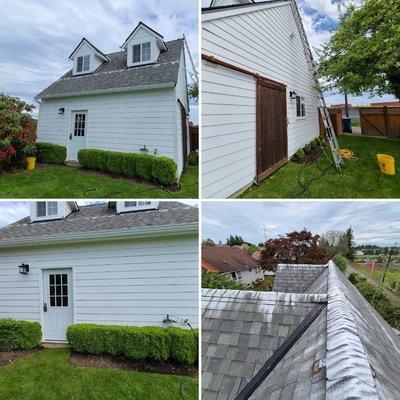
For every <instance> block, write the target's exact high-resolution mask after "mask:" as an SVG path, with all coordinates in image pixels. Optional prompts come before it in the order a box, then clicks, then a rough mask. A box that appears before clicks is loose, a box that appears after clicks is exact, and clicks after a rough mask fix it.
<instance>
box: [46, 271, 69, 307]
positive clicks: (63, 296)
mask: <svg viewBox="0 0 400 400" xmlns="http://www.w3.org/2000/svg"><path fill="white" fill-rule="evenodd" d="M49 289H50V307H68V275H67V274H51V275H49Z"/></svg>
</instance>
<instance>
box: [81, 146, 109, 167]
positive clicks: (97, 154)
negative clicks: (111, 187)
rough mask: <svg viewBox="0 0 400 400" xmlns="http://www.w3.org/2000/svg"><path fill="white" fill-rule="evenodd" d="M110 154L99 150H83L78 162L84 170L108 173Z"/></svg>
mask: <svg viewBox="0 0 400 400" xmlns="http://www.w3.org/2000/svg"><path fill="white" fill-rule="evenodd" d="M110 153H111V152H109V151H104V150H97V149H81V150H79V152H78V161H79V164H80V165H81V167H82V168H87V169H93V170H95V171H103V172H107V171H108V157H109V154H110Z"/></svg>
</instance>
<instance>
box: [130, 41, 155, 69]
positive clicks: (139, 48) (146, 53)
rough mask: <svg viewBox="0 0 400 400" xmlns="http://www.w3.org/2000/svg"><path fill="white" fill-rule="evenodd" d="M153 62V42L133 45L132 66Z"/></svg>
mask: <svg viewBox="0 0 400 400" xmlns="http://www.w3.org/2000/svg"><path fill="white" fill-rule="evenodd" d="M150 61H151V42H150V41H148V42H143V43H136V44H133V45H132V64H140V63H146V62H150Z"/></svg>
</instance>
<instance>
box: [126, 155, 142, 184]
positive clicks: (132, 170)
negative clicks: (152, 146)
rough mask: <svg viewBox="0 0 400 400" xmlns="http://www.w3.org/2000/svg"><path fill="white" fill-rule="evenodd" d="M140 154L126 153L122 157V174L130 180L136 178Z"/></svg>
mask: <svg viewBox="0 0 400 400" xmlns="http://www.w3.org/2000/svg"><path fill="white" fill-rule="evenodd" d="M138 156H139V155H138V154H135V153H125V154H124V155H123V157H122V174H123V175H125V176H128V177H130V178H134V177H135V176H136V162H137V158H138Z"/></svg>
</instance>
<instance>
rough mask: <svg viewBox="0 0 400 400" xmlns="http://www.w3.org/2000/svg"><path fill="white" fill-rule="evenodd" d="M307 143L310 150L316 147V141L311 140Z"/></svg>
mask: <svg viewBox="0 0 400 400" xmlns="http://www.w3.org/2000/svg"><path fill="white" fill-rule="evenodd" d="M309 145H310V147H311V150H314V149H315V148H316V147H317V143H316V142H315V141H314V140H312V141H311V142H310V143H309Z"/></svg>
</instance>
